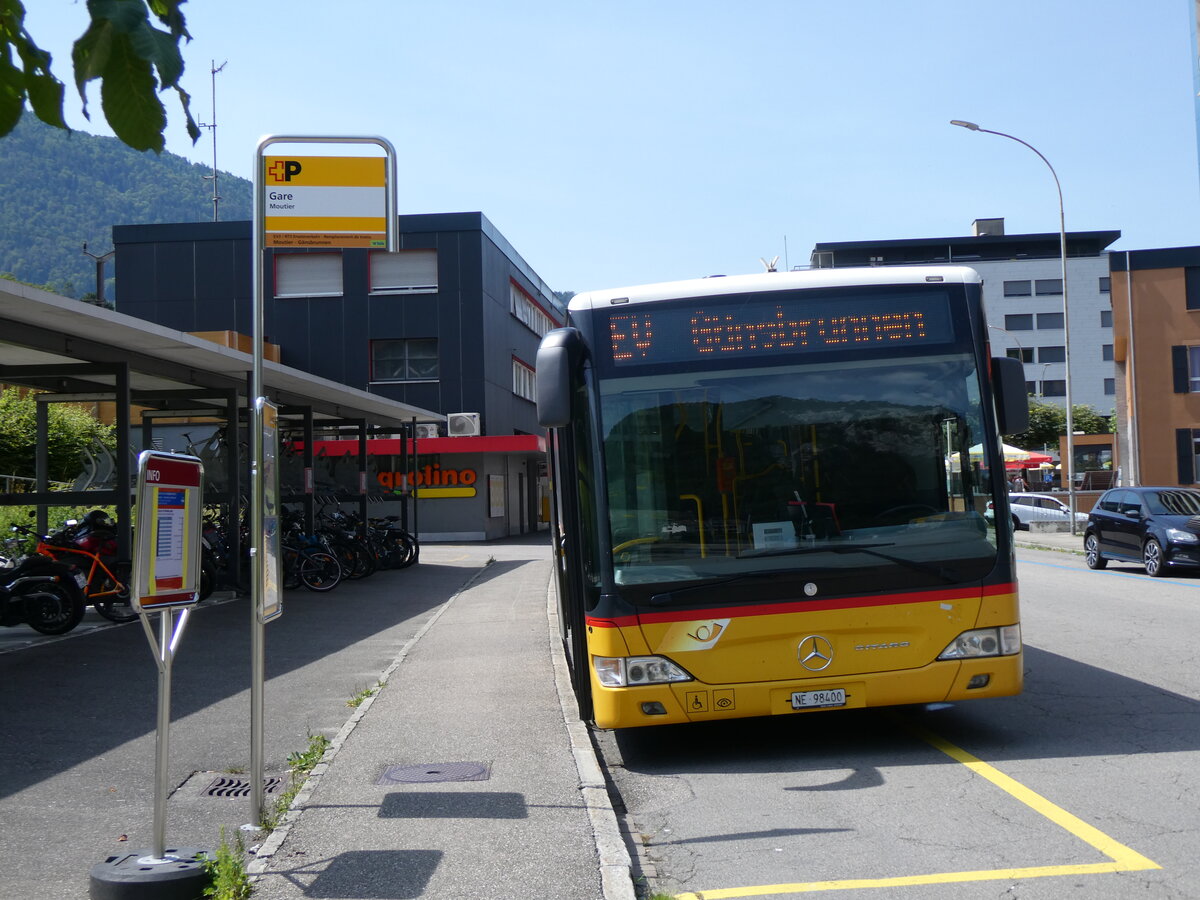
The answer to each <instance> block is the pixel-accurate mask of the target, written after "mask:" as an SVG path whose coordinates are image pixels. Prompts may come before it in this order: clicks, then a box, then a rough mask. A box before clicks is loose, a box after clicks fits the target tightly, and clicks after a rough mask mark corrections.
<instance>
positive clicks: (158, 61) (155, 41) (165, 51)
mask: <svg viewBox="0 0 1200 900" xmlns="http://www.w3.org/2000/svg"><path fill="white" fill-rule="evenodd" d="M132 37H133V46H134V49H135V50H137V52H138V53H139V54H140V55H141V57H142V58H143V59H145V60H146V61H148V62H151V63H153V64H154V67H155V68H156V69H158V80H159V81H160V82H161V83H162V86H163V88H169V87H176V86H177V85H178V84H179V78H180V76H182V75H183V54H182V53H180V52H179V46H178V45H177V44H176V43H175V39H174V38H172V37H171V36H170V35H169V34H167V33H166V32H165V31H159V30H158V29H157V28H151V27H150V26H149V25H147V26H146V27H145V28H141V29H138V31H137V32H136V33H135V34H134V35H132Z"/></svg>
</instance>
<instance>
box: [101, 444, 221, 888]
mask: <svg viewBox="0 0 1200 900" xmlns="http://www.w3.org/2000/svg"><path fill="white" fill-rule="evenodd" d="M203 496H204V466H203V464H202V463H201V462H200V460H199V459H197V458H196V457H194V456H188V455H185V454H178V453H159V452H157V451H154V450H146V451H143V452H142V454H141V455H140V456H139V457H138V477H137V518H136V521H137V542H136V547H135V548H134V554H133V561H134V566H133V575H132V579H131V587H130V602H131V604H132V605H133V607H134V609H136V610H137V612H138V618H139V619H140V620H141V623H142V629H143V630H144V631H145V632H146V640H147V642H148V643H149V644H150V652H151V653H152V654H153V656H154V663H155V665H156V666H157V667H158V723H157V730H156V733H155V753H154V823H153V836H152V837H153V845H152V847H151V848H150V849H149V850H148V851H147V850H139V851H135V852H132V853H129V854H126V855H124V856H113V857H109V859H107V860H105V861H104V862H103V863H99V864H98V865H96V866H93V867H92V870H91V873H90V885H91V887H90V892H89V896H92V897H106V898H110V900H117V898H124V897H129V898H131V900H132V898H134V897H137V898H144V900H149V898H157V897H163V898H174V897H181V896H198V895H199V892H201V891H203V889H204V886H205V883H206V881H207V879H208V874H207V872H206V871H205V869H204V860H205V859H206V858H207V857H208V856H209V855H210V853H209V851H207V850H202V849H199V848H186V849H185V848H179V847H173V848H172V849H171V852H170V855H168V854H167V797H168V795H169V793H170V782H169V778H170V770H169V764H170V759H171V753H170V748H171V667H172V664H173V663H174V661H175V652H176V650H177V649H178V648H179V641H180V640H181V639H182V637H183V631H184V628H185V626H186V625H187V621H188V615H189V613H190V612H191V607H192V606H194V605H195V604H196V603H197V602H198V601H199V599H200V568H201V562H200V554H201V549H200V547H201V544H200V530H201V517H200V507H201V498H202V497H203ZM176 609H178V610H179V616H178V618H176V616H175V610H176ZM152 613H158V635H157V637H156V636H155V634H154V631H155V629H154V626H153V625H151V624H150V615H151V614H152Z"/></svg>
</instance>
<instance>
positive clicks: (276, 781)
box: [201, 775, 283, 797]
mask: <svg viewBox="0 0 1200 900" xmlns="http://www.w3.org/2000/svg"><path fill="white" fill-rule="evenodd" d="M282 785H283V778H281V777H280V776H278V775H272V776H268V777H266V778H264V779H263V793H264V794H277V793H279V788H280V787H281V786H282ZM252 788H253V785H251V783H250V779H249V778H239V777H238V776H237V775H222V776H221V777H220V778H217V779H215V780H214V781H213V783H212V784H210V785H209V786H208V787H206V788H205V789H204V790H203V791H202V792H201V793H202V795H203V796H205V797H249V796H250V794H251V792H252Z"/></svg>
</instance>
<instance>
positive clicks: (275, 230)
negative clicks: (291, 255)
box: [262, 156, 387, 247]
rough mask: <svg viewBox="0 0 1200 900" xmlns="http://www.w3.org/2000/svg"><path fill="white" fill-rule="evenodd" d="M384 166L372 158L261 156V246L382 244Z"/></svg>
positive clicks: (384, 236)
mask: <svg viewBox="0 0 1200 900" xmlns="http://www.w3.org/2000/svg"><path fill="white" fill-rule="evenodd" d="M386 163H387V160H386V159H384V158H383V157H377V156H298V157H295V156H294V157H287V156H268V157H266V158H265V159H264V160H263V166H264V169H263V172H264V178H263V197H262V209H263V236H264V245H265V246H267V247H384V246H386V245H387V195H386V191H387V165H386Z"/></svg>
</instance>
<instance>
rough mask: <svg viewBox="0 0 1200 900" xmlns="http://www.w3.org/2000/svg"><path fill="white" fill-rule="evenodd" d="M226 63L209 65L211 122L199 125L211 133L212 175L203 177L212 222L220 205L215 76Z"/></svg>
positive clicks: (215, 218)
mask: <svg viewBox="0 0 1200 900" xmlns="http://www.w3.org/2000/svg"><path fill="white" fill-rule="evenodd" d="M228 63H229V60H225V62H223V63H221V65H219V66H218V65H217V61H216V60H215V59H214V60H212V61H211V63H210V64H211V67H212V71H211V73H210V74H211V75H212V121H211V122H208V123H205V122H201V123H199V124H200V127H201V128H207V129H208V130H209V131H211V132H212V145H213V162H212V174H211V175H205V176H204V180H205V181H211V182H212V203H213V221H214V222H216V221H217V219H218V218H219V217H220V216H219V213H218V208H219V207H220V205H221V195H220V193H218V191H217V179H218V178H220V177H221V174H220V173H219V172H218V171H217V74H218V73H219V72H220V71H221V70H222V69H224V68H225V66H226V65H227V64H228Z"/></svg>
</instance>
